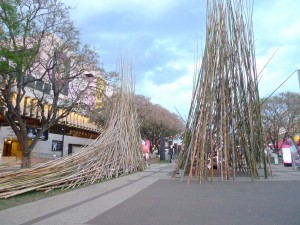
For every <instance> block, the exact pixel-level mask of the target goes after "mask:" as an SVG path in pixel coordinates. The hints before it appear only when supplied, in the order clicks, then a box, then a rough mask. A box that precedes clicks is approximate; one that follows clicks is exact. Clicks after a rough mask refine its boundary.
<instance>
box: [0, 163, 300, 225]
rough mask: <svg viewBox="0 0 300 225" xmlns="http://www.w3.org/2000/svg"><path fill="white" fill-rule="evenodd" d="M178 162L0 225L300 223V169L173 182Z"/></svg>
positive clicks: (16, 212)
mask: <svg viewBox="0 0 300 225" xmlns="http://www.w3.org/2000/svg"><path fill="white" fill-rule="evenodd" d="M173 168H174V164H153V165H151V166H150V167H148V168H147V169H146V170H145V171H144V172H140V173H135V174H131V175H128V176H125V177H121V178H118V179H113V180H110V181H106V182H102V183H98V184H95V185H91V186H88V187H86V188H81V189H77V190H75V191H71V192H67V193H64V194H61V195H57V196H54V197H50V198H47V199H43V200H39V201H36V202H32V203H28V204H25V205H21V206H17V207H14V208H10V209H6V210H2V211H0V221H1V222H0V224H1V225H31V224H34V225H48V224H49V225H50V224H51V225H55V224H57V225H83V224H85V225H219V224H222V225H240V224H243V225H254V224H259V225H284V224H288V225H299V224H300V194H299V191H300V170H299V169H298V170H296V171H295V170H293V168H291V167H287V168H286V167H283V166H282V165H273V177H270V178H269V179H267V180H265V179H264V178H262V179H260V180H257V181H254V182H252V181H251V180H250V178H248V177H238V178H237V179H236V180H235V181H224V182H222V181H215V182H210V181H206V182H204V183H202V184H198V183H197V182H196V181H193V182H191V183H190V184H187V182H186V178H183V180H182V182H181V180H180V178H178V177H177V178H171V173H172V170H173Z"/></svg>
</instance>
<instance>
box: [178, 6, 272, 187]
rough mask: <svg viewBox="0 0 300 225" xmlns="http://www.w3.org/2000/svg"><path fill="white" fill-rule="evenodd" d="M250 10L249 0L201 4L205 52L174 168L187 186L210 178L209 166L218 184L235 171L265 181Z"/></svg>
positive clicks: (264, 162) (197, 71) (264, 160)
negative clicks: (204, 6) (182, 174)
mask: <svg viewBox="0 0 300 225" xmlns="http://www.w3.org/2000/svg"><path fill="white" fill-rule="evenodd" d="M252 11H253V2H252V1H251V0H246V1H245V0H211V1H210V0H209V1H207V17H206V42H205V49H204V54H203V57H202V62H201V66H200V67H199V66H198V64H197V63H196V64H195V65H196V69H195V75H196V78H197V79H196V80H197V82H196V83H195V87H194V91H193V93H194V95H193V98H192V102H191V108H190V112H189V116H188V120H187V125H186V130H185V134H184V145H185V150H184V151H182V152H181V154H180V155H179V159H178V163H177V166H176V169H175V171H178V170H184V172H185V173H186V174H188V175H189V179H188V182H189V181H190V180H191V179H192V177H193V176H194V175H195V176H196V177H197V180H198V181H199V182H200V183H201V182H202V181H203V180H206V179H207V178H208V177H209V176H211V179H213V177H214V176H216V174H213V173H214V170H213V167H214V166H215V165H214V163H213V162H215V163H216V164H217V168H218V170H217V171H218V174H219V176H221V179H222V180H223V179H225V180H227V179H229V177H230V176H233V178H235V176H236V172H237V171H238V172H243V173H247V174H249V175H250V176H251V178H252V180H253V178H259V176H258V170H257V168H258V167H261V166H263V168H264V175H265V178H267V172H268V171H267V167H266V159H265V154H264V141H263V140H264V137H263V136H264V134H263V130H262V123H261V117H260V105H259V93H258V82H257V71H256V65H255V49H254V39H253V25H252ZM175 171H174V174H175Z"/></svg>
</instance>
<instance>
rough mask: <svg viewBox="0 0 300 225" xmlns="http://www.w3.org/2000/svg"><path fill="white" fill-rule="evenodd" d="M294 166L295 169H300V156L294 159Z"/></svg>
mask: <svg viewBox="0 0 300 225" xmlns="http://www.w3.org/2000/svg"><path fill="white" fill-rule="evenodd" d="M293 166H294V168H295V169H296V168H297V167H300V156H295V157H293Z"/></svg>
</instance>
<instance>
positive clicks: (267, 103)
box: [261, 92, 300, 154]
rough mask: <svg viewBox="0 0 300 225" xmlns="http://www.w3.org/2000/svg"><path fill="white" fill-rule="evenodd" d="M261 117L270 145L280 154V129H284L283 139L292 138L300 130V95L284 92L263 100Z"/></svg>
mask: <svg viewBox="0 0 300 225" xmlns="http://www.w3.org/2000/svg"><path fill="white" fill-rule="evenodd" d="M261 102H262V105H261V116H262V122H263V126H264V130H265V133H266V139H267V142H268V143H271V144H272V146H273V147H274V152H275V153H277V154H278V153H279V150H280V148H281V146H278V141H279V139H280V133H279V129H280V128H282V127H283V128H284V129H285V131H286V132H285V134H284V136H283V138H287V137H289V136H291V135H292V134H293V133H294V132H296V131H297V129H299V119H300V117H299V116H300V95H299V94H298V93H293V92H284V93H280V94H278V95H276V96H273V97H271V98H269V99H265V98H264V99H261Z"/></svg>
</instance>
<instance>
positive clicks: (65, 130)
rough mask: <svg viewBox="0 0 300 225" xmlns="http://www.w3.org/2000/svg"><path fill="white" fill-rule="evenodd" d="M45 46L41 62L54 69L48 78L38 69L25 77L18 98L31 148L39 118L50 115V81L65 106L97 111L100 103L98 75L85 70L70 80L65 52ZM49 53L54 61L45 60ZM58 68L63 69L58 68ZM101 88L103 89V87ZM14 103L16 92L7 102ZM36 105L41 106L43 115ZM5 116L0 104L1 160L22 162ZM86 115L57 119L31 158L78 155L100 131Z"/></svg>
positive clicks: (79, 112)
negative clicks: (56, 88) (58, 88)
mask: <svg viewBox="0 0 300 225" xmlns="http://www.w3.org/2000/svg"><path fill="white" fill-rule="evenodd" d="M51 37H52V36H51ZM51 43H52V42H51ZM45 46H46V47H45V49H46V50H47V53H48V54H44V53H43V52H42V56H41V57H42V59H43V60H44V61H47V63H48V65H50V64H51V63H54V60H56V62H55V63H57V66H55V67H53V69H52V70H49V72H48V73H49V74H48V75H47V76H43V75H45V74H44V72H43V71H42V69H41V66H37V67H36V68H37V69H36V70H34V71H33V72H32V73H30V74H25V75H24V79H25V80H26V81H30V82H29V83H28V84H27V85H26V87H25V88H24V96H22V98H21V102H20V109H19V110H20V114H21V116H22V120H23V121H25V123H26V130H27V137H28V138H29V143H28V144H30V142H31V141H32V139H33V138H34V137H35V134H36V133H37V132H38V131H39V129H40V127H41V118H42V116H44V115H47V113H48V112H50V111H51V108H52V103H53V101H52V100H53V95H54V89H55V87H54V84H55V83H54V82H53V80H55V82H56V85H57V86H59V87H61V88H62V91H60V94H59V99H60V101H61V102H65V104H66V105H68V104H69V105H70V103H72V104H74V103H76V104H77V105H87V106H91V107H96V104H99V102H101V99H99V97H97V96H98V95H97V80H99V78H101V76H100V72H97V71H88V70H86V71H85V72H84V73H80V76H77V77H76V79H69V77H70V76H72V75H70V74H68V73H66V68H68V67H71V65H70V64H71V63H70V62H68V60H69V59H68V56H67V55H68V52H65V53H62V52H55V51H56V50H54V49H51V48H52V47H51V46H50V47H49V44H48V43H47V41H46V44H45ZM52 50H53V51H52ZM51 51H52V52H53V54H54V57H48V56H49V55H51V54H49V52H50V53H51ZM47 57H48V58H47ZM0 62H1V63H3V62H4V63H7V65H8V64H10V62H9V61H5V59H2V60H0ZM59 66H61V67H65V68H59ZM50 67H51V65H50ZM61 69H63V71H64V74H63V73H61V72H60V71H61ZM80 69H82V68H79V70H80ZM0 75H2V74H0ZM4 77H5V76H0V78H2V79H0V87H1V86H2V85H4V84H5V82H6V80H5V79H4ZM51 79H53V80H51ZM87 85H89V86H90V88H89V89H88V90H87V91H86V92H85V94H84V95H83V94H78V93H83V91H85V89H86V87H87ZM103 88H105V87H104V86H103ZM12 92H14V90H12ZM76 95H77V96H80V98H77V96H76ZM16 99H17V89H16V90H15V92H14V93H13V94H12V97H11V100H10V101H11V102H12V104H13V105H16ZM41 99H42V101H41ZM38 104H42V109H43V112H42V110H41V107H40V106H38ZM61 105H62V104H61ZM58 108H59V111H58V116H59V115H62V114H63V113H64V109H63V107H62V108H60V107H58ZM5 113H7V108H6V106H5V104H3V102H2V103H1V101H0V158H3V157H16V158H22V153H21V151H20V147H19V141H18V139H17V137H16V135H15V134H14V132H13V130H12V128H11V127H10V126H9V124H8V122H7V121H6V119H5ZM42 113H43V115H42ZM85 115H86V111H85V110H84V109H80V108H79V109H78V107H77V108H76V109H75V108H74V110H72V111H71V112H70V114H69V115H68V116H67V117H64V118H62V119H60V120H59V122H58V123H57V124H55V125H53V126H52V127H51V128H50V129H49V130H48V131H47V132H45V133H44V134H43V135H42V136H41V138H40V140H39V141H38V143H37V144H36V145H35V147H34V148H33V150H32V151H31V156H32V157H39V158H52V157H53V155H54V154H55V155H56V156H63V155H67V154H71V153H74V152H76V151H79V150H80V148H81V147H82V146H84V145H88V144H90V143H91V142H92V141H93V140H94V139H96V138H97V137H98V136H99V134H100V132H101V128H100V127H98V126H97V125H96V124H95V123H93V122H91V121H90V120H89V118H88V117H87V116H85Z"/></svg>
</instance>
